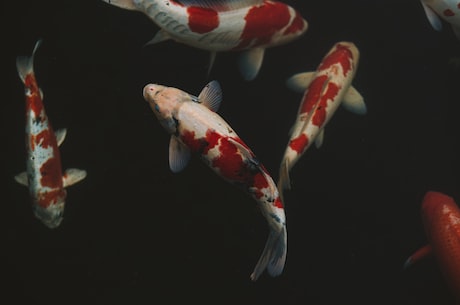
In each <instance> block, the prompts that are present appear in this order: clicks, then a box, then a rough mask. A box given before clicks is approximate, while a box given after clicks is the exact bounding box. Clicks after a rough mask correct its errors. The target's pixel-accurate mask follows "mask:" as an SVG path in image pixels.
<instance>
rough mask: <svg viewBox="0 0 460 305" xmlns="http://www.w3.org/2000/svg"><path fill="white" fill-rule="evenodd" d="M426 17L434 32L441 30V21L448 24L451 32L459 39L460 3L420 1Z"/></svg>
mask: <svg viewBox="0 0 460 305" xmlns="http://www.w3.org/2000/svg"><path fill="white" fill-rule="evenodd" d="M421 3H422V6H423V9H424V10H425V14H426V17H427V18H428V21H429V22H430V24H431V26H432V27H433V28H434V29H435V30H436V31H441V30H442V20H444V21H445V22H448V23H450V25H451V27H452V30H453V32H454V34H455V36H457V38H458V39H460V1H458V0H421Z"/></svg>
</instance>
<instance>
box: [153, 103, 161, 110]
mask: <svg viewBox="0 0 460 305" xmlns="http://www.w3.org/2000/svg"><path fill="white" fill-rule="evenodd" d="M154 108H155V111H156V112H160V106H158V104H155V107H154Z"/></svg>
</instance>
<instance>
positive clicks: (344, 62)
mask: <svg viewBox="0 0 460 305" xmlns="http://www.w3.org/2000/svg"><path fill="white" fill-rule="evenodd" d="M352 56H353V55H352V53H351V51H350V49H349V48H348V47H347V46H344V45H341V44H337V46H336V49H335V50H334V51H332V52H331V53H330V54H329V55H328V56H327V57H326V58H324V59H323V61H322V62H321V64H320V66H319V67H318V70H325V69H328V68H330V67H331V66H332V65H335V64H337V63H339V64H340V65H341V66H342V69H343V74H344V75H347V73H348V71H350V70H351V59H352V58H353V57H352Z"/></svg>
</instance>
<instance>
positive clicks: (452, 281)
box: [404, 191, 460, 304]
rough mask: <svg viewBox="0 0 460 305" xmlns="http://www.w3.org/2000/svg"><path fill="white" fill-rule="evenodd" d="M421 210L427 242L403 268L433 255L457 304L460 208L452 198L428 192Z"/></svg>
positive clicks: (459, 291)
mask: <svg viewBox="0 0 460 305" xmlns="http://www.w3.org/2000/svg"><path fill="white" fill-rule="evenodd" d="M421 212H422V213H421V214H422V219H423V224H424V227H425V231H426V235H427V237H428V243H429V244H428V245H427V246H425V247H422V248H421V249H419V250H418V251H416V252H415V253H414V254H412V255H411V256H410V257H409V258H408V259H407V261H406V263H405V265H404V267H405V268H407V267H409V266H411V265H413V264H414V263H415V262H417V261H419V260H421V259H422V258H424V257H427V256H428V255H430V254H434V256H435V257H436V259H437V262H438V264H439V266H440V268H441V271H442V272H443V274H444V276H445V278H446V280H447V284H448V285H449V286H450V288H451V291H452V292H453V293H454V295H455V297H456V298H457V302H459V304H460V209H459V207H458V206H457V205H456V203H455V201H454V200H453V199H452V198H451V197H449V196H447V195H445V194H443V193H440V192H434V191H430V192H427V193H426V194H425V197H424V198H423V202H422V209H421Z"/></svg>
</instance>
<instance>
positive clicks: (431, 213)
mask: <svg viewBox="0 0 460 305" xmlns="http://www.w3.org/2000/svg"><path fill="white" fill-rule="evenodd" d="M445 207H447V208H449V209H458V208H457V206H456V204H455V202H454V200H453V199H452V198H451V197H449V196H447V195H445V194H443V193H440V192H434V191H430V192H427V193H426V194H425V196H424V197H423V202H422V217H423V219H424V220H425V221H427V222H431V221H433V220H434V219H436V218H438V217H439V214H440V212H441V210H442V209H443V208H445Z"/></svg>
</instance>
